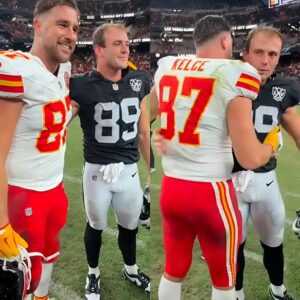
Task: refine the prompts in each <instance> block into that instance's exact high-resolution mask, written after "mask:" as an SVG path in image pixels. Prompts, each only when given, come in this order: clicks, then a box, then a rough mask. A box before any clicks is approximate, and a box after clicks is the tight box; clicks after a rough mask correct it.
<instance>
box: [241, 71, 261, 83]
mask: <svg viewBox="0 0 300 300" xmlns="http://www.w3.org/2000/svg"><path fill="white" fill-rule="evenodd" d="M242 78H245V79H249V80H252V81H254V82H255V83H256V84H259V85H260V80H259V79H257V78H255V77H253V76H251V75H249V74H245V73H242V74H241V76H240V78H239V79H238V81H239V80H240V79H242Z"/></svg>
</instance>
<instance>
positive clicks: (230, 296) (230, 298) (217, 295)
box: [211, 287, 236, 300]
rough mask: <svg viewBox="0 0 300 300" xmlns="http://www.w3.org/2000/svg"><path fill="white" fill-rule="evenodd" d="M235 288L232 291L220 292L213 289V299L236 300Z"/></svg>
mask: <svg viewBox="0 0 300 300" xmlns="http://www.w3.org/2000/svg"><path fill="white" fill-rule="evenodd" d="M235 297H236V296H235V288H234V287H233V288H232V289H230V290H219V289H216V288H215V287H212V293H211V299H212V300H236V298H235Z"/></svg>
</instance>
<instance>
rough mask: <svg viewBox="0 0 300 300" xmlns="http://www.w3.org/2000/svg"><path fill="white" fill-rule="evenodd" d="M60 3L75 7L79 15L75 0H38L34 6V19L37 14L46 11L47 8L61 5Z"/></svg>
mask: <svg viewBox="0 0 300 300" xmlns="http://www.w3.org/2000/svg"><path fill="white" fill-rule="evenodd" d="M62 5H66V6H69V7H71V8H73V9H75V10H76V11H77V14H78V16H79V10H78V7H77V3H76V1H75V0H38V2H37V3H36V5H35V8H34V12H33V18H34V19H35V18H36V17H37V16H39V15H41V14H43V13H45V12H47V11H48V10H50V9H52V8H53V7H55V6H62Z"/></svg>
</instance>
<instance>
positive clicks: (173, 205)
mask: <svg viewBox="0 0 300 300" xmlns="http://www.w3.org/2000/svg"><path fill="white" fill-rule="evenodd" d="M161 211H162V216H163V228H164V246H165V259H166V262H165V272H166V273H167V274H169V275H171V276H173V277H177V278H184V277H185V276H186V274H187V272H188V270H189V268H190V265H191V262H192V251H193V245H194V241H195V238H196V237H197V238H198V240H199V243H200V247H201V249H202V253H203V255H204V257H205V260H206V262H207V265H208V268H209V272H210V276H211V280H212V283H213V285H214V286H215V287H221V288H225V287H232V286H234V284H235V276H236V259H237V249H238V246H239V243H240V240H241V232H242V230H241V229H242V228H241V226H242V223H241V214H240V211H239V209H238V204H237V199H236V195H235V191H234V188H233V185H232V182H231V180H229V181H224V182H214V183H211V182H192V181H187V180H181V179H175V178H171V177H167V176H164V178H163V181H162V188H161Z"/></svg>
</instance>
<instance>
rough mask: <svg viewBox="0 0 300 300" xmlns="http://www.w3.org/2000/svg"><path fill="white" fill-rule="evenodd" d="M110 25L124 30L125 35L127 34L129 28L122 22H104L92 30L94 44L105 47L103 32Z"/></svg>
mask: <svg viewBox="0 0 300 300" xmlns="http://www.w3.org/2000/svg"><path fill="white" fill-rule="evenodd" d="M111 27H113V28H118V29H121V30H124V31H125V32H126V33H127V35H129V31H130V28H129V27H125V25H124V24H122V23H104V24H102V25H100V26H99V27H97V28H96V30H95V31H94V34H93V45H94V46H96V45H98V46H101V47H105V41H104V33H105V32H106V30H107V29H108V28H111Z"/></svg>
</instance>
